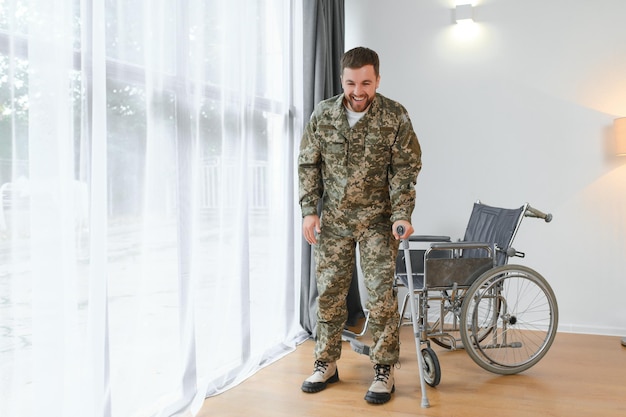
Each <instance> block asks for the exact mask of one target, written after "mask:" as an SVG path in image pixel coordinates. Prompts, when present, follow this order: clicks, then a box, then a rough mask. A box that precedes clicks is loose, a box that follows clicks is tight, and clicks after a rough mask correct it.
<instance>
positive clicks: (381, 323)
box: [298, 47, 421, 404]
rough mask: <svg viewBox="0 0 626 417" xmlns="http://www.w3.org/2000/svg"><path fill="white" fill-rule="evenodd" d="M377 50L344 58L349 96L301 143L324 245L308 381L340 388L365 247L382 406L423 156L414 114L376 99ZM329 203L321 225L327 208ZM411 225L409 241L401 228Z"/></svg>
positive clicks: (301, 164)
mask: <svg viewBox="0 0 626 417" xmlns="http://www.w3.org/2000/svg"><path fill="white" fill-rule="evenodd" d="M379 82H380V75H379V61H378V55H377V54H376V52H374V51H372V50H370V49H368V48H362V47H360V48H355V49H352V50H350V51H348V52H346V53H345V54H344V56H343V58H342V76H341V83H342V88H343V94H340V95H338V96H336V97H333V98H331V99H328V100H325V101H322V102H321V103H319V105H318V106H317V107H316V108H315V110H314V112H313V114H312V116H311V120H310V121H309V123H308V125H307V127H306V129H305V132H304V135H303V138H302V142H301V145H300V155H299V159H298V175H299V182H300V206H301V209H302V216H303V224H302V231H303V235H304V237H305V239H306V240H307V241H308V242H309V243H310V244H312V245H313V244H314V245H315V250H314V256H315V262H316V268H317V269H316V273H317V276H316V279H317V288H318V292H319V297H318V305H319V310H318V317H317V322H318V325H317V335H316V344H315V365H314V372H313V374H312V375H311V376H310V377H309V378H307V379H306V380H305V381H304V382H303V384H302V390H303V391H304V392H318V391H321V390H323V389H324V388H326V386H327V385H328V383H333V382H337V381H338V380H339V374H338V371H337V365H336V362H337V360H338V359H339V357H340V356H341V333H342V330H343V328H344V325H345V321H346V318H347V310H346V295H347V293H348V289H349V286H350V281H351V279H352V270H353V267H354V262H355V247H356V244H357V243H358V244H359V252H360V263H361V269H362V271H363V276H364V281H365V286H366V288H367V291H368V296H369V298H368V302H367V305H366V308H367V309H368V310H369V314H370V319H369V326H370V329H371V331H372V337H373V342H372V346H371V350H370V360H371V362H372V363H373V364H374V369H375V378H374V382H373V383H372V385H371V386H370V388H369V390H368V392H367V394H366V396H365V399H366V400H367V401H368V402H370V403H373V404H382V403H385V402H387V401H389V399H390V398H391V393H392V392H393V391H394V389H395V386H394V378H393V368H394V365H395V364H396V363H397V362H398V357H399V338H398V322H399V313H398V307H397V301H396V294H395V291H394V285H393V284H394V271H395V260H396V256H397V253H398V242H397V240H398V239H403V238H408V236H410V235H411V233H413V227H412V226H411V223H410V221H411V213H412V212H413V208H414V206H415V181H416V178H417V175H418V173H419V171H420V169H421V149H420V145H419V143H418V140H417V136H416V135H415V132H414V131H413V127H412V125H411V121H410V119H409V116H408V113H407V111H406V109H405V108H404V107H403V106H402V105H401V104H399V103H397V102H395V101H393V100H390V99H388V98H386V97H384V96H382V95H380V94H378V93H377V92H376V89H377V88H378V85H379ZM320 199H322V213H321V218H320V217H318V214H317V205H318V202H319V200H320ZM399 225H402V226H404V230H405V232H404V234H402V235H401V236H399V235H398V234H397V232H396V228H397V227H398V226H399Z"/></svg>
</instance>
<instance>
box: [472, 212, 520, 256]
mask: <svg viewBox="0 0 626 417" xmlns="http://www.w3.org/2000/svg"><path fill="white" fill-rule="evenodd" d="M525 209H526V208H525V207H524V206H522V207H520V208H518V209H505V208H500V207H491V206H487V205H485V204H482V203H480V202H477V203H474V207H473V209H472V214H471V216H470V219H469V222H468V223H467V229H466V230H465V236H464V238H463V241H464V242H484V243H490V244H494V245H497V246H498V247H499V248H500V249H502V251H498V252H497V253H496V265H497V266H500V265H504V264H506V262H507V259H508V256H507V254H506V252H505V251H506V250H507V249H509V248H510V247H511V245H512V244H513V239H514V238H515V235H516V233H517V230H518V229H519V225H520V223H521V222H522V219H523V217H524V211H525ZM484 256H485V251H482V250H480V249H466V250H464V251H463V254H462V255H461V258H482V257H484Z"/></svg>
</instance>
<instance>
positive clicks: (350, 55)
mask: <svg viewBox="0 0 626 417" xmlns="http://www.w3.org/2000/svg"><path fill="white" fill-rule="evenodd" d="M366 65H372V66H373V67H374V74H376V76H377V77H378V75H379V74H378V71H379V67H380V61H379V60H378V54H377V53H376V52H374V51H373V50H371V49H369V48H365V47H363V46H359V47H356V48H353V49H350V50H349V51H347V52H346V53H345V54H343V57H342V58H341V73H342V74H343V70H344V69H345V68H351V69H356V68H361V67H364V66H366Z"/></svg>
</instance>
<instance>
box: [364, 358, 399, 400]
mask: <svg viewBox="0 0 626 417" xmlns="http://www.w3.org/2000/svg"><path fill="white" fill-rule="evenodd" d="M374 371H375V372H376V375H375V376H374V382H372V385H370V389H369V391H367V394H365V401H367V402H368V403H370V404H384V403H386V402H387V401H389V400H390V399H391V394H392V393H393V392H394V391H395V390H396V386H395V385H394V379H393V366H392V365H378V364H376V365H374Z"/></svg>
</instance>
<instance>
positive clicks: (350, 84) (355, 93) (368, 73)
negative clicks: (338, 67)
mask: <svg viewBox="0 0 626 417" xmlns="http://www.w3.org/2000/svg"><path fill="white" fill-rule="evenodd" d="M379 83H380V76H376V73H375V71H374V66H373V65H365V66H363V67H361V68H344V69H343V74H342V75H341V86H342V87H343V93H344V98H345V104H346V106H347V107H348V108H349V109H350V110H352V111H355V112H359V113H360V112H363V111H365V110H367V108H368V107H369V105H370V104H372V101H374V97H375V96H376V89H377V88H378V84H379Z"/></svg>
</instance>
